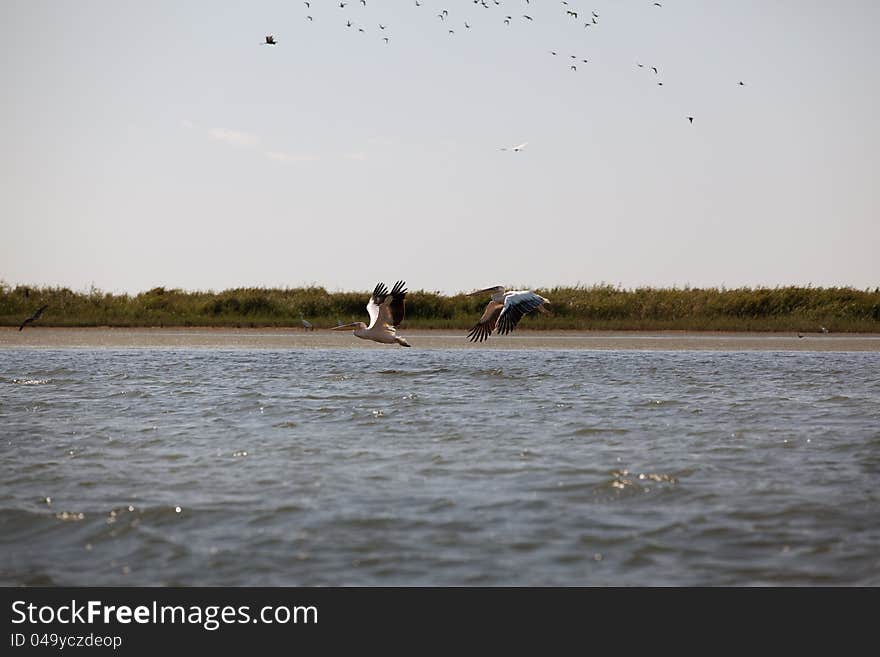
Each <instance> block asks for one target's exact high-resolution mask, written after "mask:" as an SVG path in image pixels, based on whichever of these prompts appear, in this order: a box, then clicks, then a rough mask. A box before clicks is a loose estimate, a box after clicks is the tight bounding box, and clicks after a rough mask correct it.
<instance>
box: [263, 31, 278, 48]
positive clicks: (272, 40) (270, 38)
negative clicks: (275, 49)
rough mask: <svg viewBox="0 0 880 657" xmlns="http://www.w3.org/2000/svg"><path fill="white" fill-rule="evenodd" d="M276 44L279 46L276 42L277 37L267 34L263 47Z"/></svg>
mask: <svg viewBox="0 0 880 657" xmlns="http://www.w3.org/2000/svg"><path fill="white" fill-rule="evenodd" d="M276 44H277V41H275V37H274V36H272V35H271V34H267V35H266V43H264V44H263V45H266V46H274V45H276Z"/></svg>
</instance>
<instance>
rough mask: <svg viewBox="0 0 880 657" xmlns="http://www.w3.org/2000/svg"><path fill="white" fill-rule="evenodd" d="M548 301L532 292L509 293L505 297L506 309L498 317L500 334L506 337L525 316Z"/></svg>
mask: <svg viewBox="0 0 880 657" xmlns="http://www.w3.org/2000/svg"><path fill="white" fill-rule="evenodd" d="M546 302H547V299H545V298H544V297H542V296H541V295H539V294H535V293H534V292H532V291H530V290H526V291H523V292H508V293H507V294H506V295H505V296H504V309H503V310H502V311H501V315H500V316H499V317H498V333H500V334H501V335H505V334H507V333H510V332H511V331H512V330H513V329H515V328H516V325H517V324H518V323H519V320H521V319H522V318H523V315H527V314H528V313H530V312H532V311H533V310H537V309H538V308H539V307H540V306H541V305H543V304H544V303H546Z"/></svg>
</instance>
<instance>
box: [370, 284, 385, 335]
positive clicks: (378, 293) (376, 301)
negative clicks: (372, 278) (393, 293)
mask: <svg viewBox="0 0 880 657" xmlns="http://www.w3.org/2000/svg"><path fill="white" fill-rule="evenodd" d="M386 296H388V288H387V287H386V286H385V283H376V287H375V288H373V294H372V296H371V297H370V302H369V303H368V304H367V312H368V313H370V326H369V327H368V328H373V327H374V326H375V325H376V322H377V321H378V320H379V309H380V307H381V306H382V304H383V303H384V301H385V297H386Z"/></svg>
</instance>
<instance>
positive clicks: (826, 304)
mask: <svg viewBox="0 0 880 657" xmlns="http://www.w3.org/2000/svg"><path fill="white" fill-rule="evenodd" d="M537 292H538V293H539V294H542V295H543V296H545V297H547V298H549V299H550V300H551V304H550V309H551V311H552V312H553V315H552V316H543V315H539V314H537V313H534V314H532V315H529V316H527V317H525V318H524V319H523V321H522V323H521V324H520V327H521V328H530V329H569V330H691V331H803V332H813V331H820V330H821V328H820V327H822V326H824V327H827V328H828V329H829V330H830V331H836V332H880V288H874V289H873V290H871V289H868V290H857V289H854V288H851V287H828V288H814V287H775V288H763V287H761V288H736V289H725V288H689V287H686V288H650V287H646V288H637V289H624V288H621V287H615V286H611V285H595V286H591V287H556V288H552V289H542V290H537ZM368 297H369V292H368V291H362V292H328V291H327V290H325V289H324V288H322V287H307V288H287V289H269V288H235V289H230V290H223V291H221V292H212V291H194V292H193V291H184V290H180V289H166V288H162V287H157V288H153V289H152V290H148V291H146V292H141V293H140V294H137V295H128V294H111V293H107V292H102V291H101V290H98V289H96V288H92V289H90V290H88V291H84V292H75V291H73V290H70V289H69V288H65V287H33V286H23V285H19V286H15V287H13V286H10V285H7V284H5V283H3V282H0V325H2V326H18V325H19V324H20V323H21V321H22V320H23V319H24V318H25V317H27V316H29V315H30V314H31V313H32V312H33V311H34V310H35V309H36V308H38V307H39V306H41V305H43V304H47V305H48V306H49V307H48V309H47V310H46V312H45V313H44V314H43V316H42V317H41V318H40V319H39V320H38V322H36V323H35V324H38V325H42V326H110V327H133V326H151V327H157V326H159V327H161V326H206V327H209V326H213V327H301V321H300V316H302V317H304V318H305V319H307V320H308V321H310V322H311V323H312V324H313V325H314V326H315V327H316V328H329V327H332V326H335V325H336V323H337V321H342V322H343V323H348V322H353V321H364V320H366V319H367V313H366V310H365V305H366V302H367V299H368ZM487 300H488V299H487V297H468V296H465V295H464V294H457V295H453V296H445V295H441V294H439V293H435V292H428V291H424V290H415V291H412V292H410V293H409V295H408V296H407V306H406V308H407V317H406V322H405V325H404V326H405V327H407V328H436V329H453V330H464V329H468V328H470V327H471V326H472V325H473V324H474V323H475V322H476V320H477V319H478V318H479V316H480V315H481V314H482V312H483V308H484V307H485V304H486V302H487Z"/></svg>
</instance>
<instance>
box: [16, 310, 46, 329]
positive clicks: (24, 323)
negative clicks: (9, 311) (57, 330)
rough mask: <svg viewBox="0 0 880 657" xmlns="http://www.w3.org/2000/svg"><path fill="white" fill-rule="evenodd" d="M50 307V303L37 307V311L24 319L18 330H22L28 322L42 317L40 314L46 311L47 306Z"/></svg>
mask: <svg viewBox="0 0 880 657" xmlns="http://www.w3.org/2000/svg"><path fill="white" fill-rule="evenodd" d="M48 307H49V306H48V305H45V306H40V307H39V308H37V311H36V312H35V313H34V314H33V315H31V316H30V317H28V318H27V319H26V320H24V321H23V322H22V323H21V326H19V327H18V330H19V331H20V330H22V329H23V328H24V327H25V326H26V325H27V324H30V323H31V322H36V321H37V320H38V319H40V315H42V314H43V312H44V311H45V310H46V308H48Z"/></svg>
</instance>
